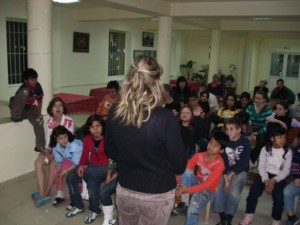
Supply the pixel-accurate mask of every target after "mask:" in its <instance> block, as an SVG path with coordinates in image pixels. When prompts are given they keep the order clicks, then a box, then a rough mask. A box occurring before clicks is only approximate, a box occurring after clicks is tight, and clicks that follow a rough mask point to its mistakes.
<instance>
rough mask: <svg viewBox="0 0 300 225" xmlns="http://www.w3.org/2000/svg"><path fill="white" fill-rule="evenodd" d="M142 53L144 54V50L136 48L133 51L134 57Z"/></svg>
mask: <svg viewBox="0 0 300 225" xmlns="http://www.w3.org/2000/svg"><path fill="white" fill-rule="evenodd" d="M140 55H144V51H143V50H134V51H133V59H135V58H136V57H138V56H140Z"/></svg>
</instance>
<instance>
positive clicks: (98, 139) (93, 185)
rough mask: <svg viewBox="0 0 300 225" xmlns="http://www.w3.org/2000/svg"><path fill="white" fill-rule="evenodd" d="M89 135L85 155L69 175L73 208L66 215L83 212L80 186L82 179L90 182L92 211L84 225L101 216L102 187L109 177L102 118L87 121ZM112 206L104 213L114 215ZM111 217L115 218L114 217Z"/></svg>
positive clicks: (84, 145)
mask: <svg viewBox="0 0 300 225" xmlns="http://www.w3.org/2000/svg"><path fill="white" fill-rule="evenodd" d="M84 128H85V132H86V133H87V135H86V136H85V137H84V139H83V152H82V156H81V158H80V162H79V167H78V169H77V170H73V171H72V172H71V173H70V174H69V175H68V176H67V184H68V188H69V195H70V199H71V202H72V208H71V209H70V210H69V211H68V212H67V213H66V214H65V216H66V217H68V218H70V217H73V216H75V215H77V214H78V213H80V212H82V211H83V210H84V204H83V201H82V196H81V194H80V189H79V183H80V182H81V179H82V178H83V180H84V181H85V182H86V183H87V187H88V192H89V212H88V214H87V216H86V218H85V221H84V222H85V223H86V224H90V223H93V222H94V221H95V220H96V217H97V216H98V215H99V214H100V212H101V211H100V208H99V205H100V185H101V183H103V182H104V181H105V180H106V178H107V164H108V158H107V156H106V154H105V151H104V136H103V119H102V118H101V116H99V115H97V114H94V115H91V116H89V117H88V118H87V120H86V123H85V125H84ZM111 209H113V207H110V209H108V208H105V207H104V209H103V211H104V212H107V211H109V213H110V214H112V213H113V210H111ZM111 217H112V216H111Z"/></svg>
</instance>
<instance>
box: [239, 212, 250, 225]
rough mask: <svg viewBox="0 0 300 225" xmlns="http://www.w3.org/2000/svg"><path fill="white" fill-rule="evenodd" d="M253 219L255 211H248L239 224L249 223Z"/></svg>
mask: <svg viewBox="0 0 300 225" xmlns="http://www.w3.org/2000/svg"><path fill="white" fill-rule="evenodd" d="M252 221H253V213H251V214H250V213H246V214H245V215H244V218H243V220H242V221H241V222H239V225H249V224H251V223H252Z"/></svg>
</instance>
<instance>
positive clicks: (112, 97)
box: [96, 80, 120, 120]
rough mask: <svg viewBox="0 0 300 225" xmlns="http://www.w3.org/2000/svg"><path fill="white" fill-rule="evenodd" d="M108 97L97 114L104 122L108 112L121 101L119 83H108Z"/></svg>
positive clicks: (106, 96)
mask: <svg viewBox="0 0 300 225" xmlns="http://www.w3.org/2000/svg"><path fill="white" fill-rule="evenodd" d="M106 88H107V89H108V95H105V96H104V98H103V99H102V101H101V102H100V103H99V106H98V108H97V110H96V113H97V114H98V115H100V116H102V118H103V120H106V118H107V115H108V111H109V109H110V107H111V105H112V104H113V103H115V102H118V101H119V100H120V94H119V88H120V86H119V83H118V81H116V80H111V81H109V82H108V83H107V85H106Z"/></svg>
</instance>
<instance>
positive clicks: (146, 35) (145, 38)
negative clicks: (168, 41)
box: [142, 32, 154, 47]
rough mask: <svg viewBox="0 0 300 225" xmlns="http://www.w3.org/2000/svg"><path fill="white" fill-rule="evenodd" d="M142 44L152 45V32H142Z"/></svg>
mask: <svg viewBox="0 0 300 225" xmlns="http://www.w3.org/2000/svg"><path fill="white" fill-rule="evenodd" d="M142 46H145V47H154V33H151V32H143V34H142Z"/></svg>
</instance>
